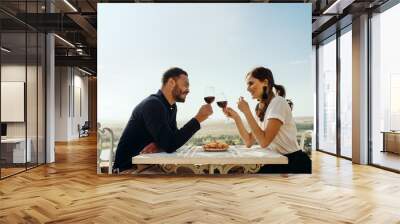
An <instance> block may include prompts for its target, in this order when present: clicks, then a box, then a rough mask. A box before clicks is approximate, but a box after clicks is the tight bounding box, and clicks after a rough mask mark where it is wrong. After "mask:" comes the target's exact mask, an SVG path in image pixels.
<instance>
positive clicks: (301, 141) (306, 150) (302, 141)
mask: <svg viewBox="0 0 400 224" xmlns="http://www.w3.org/2000/svg"><path fill="white" fill-rule="evenodd" d="M307 137H310V138H311V144H312V137H313V131H311V130H307V131H305V132H303V134H302V135H301V139H300V148H301V149H302V150H303V151H305V152H306V153H307V155H311V150H312V148H311V147H308V148H304V146H305V145H304V144H305V141H306V138H307Z"/></svg>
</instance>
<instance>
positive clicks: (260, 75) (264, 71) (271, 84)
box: [247, 67, 286, 121]
mask: <svg viewBox="0 0 400 224" xmlns="http://www.w3.org/2000/svg"><path fill="white" fill-rule="evenodd" d="M248 76H251V77H253V78H255V79H258V80H259V81H261V82H264V81H265V80H268V85H266V86H264V87H263V93H262V98H261V100H260V101H259V103H258V104H257V106H256V114H257V117H258V118H259V119H260V121H264V116H265V112H266V111H267V108H268V106H269V103H270V102H271V100H272V98H274V96H275V93H274V91H273V89H275V92H276V94H278V95H279V96H282V97H285V96H286V90H285V87H284V86H282V85H277V84H275V81H274V76H273V74H272V72H271V70H269V69H268V68H264V67H257V68H255V69H253V70H251V71H250V72H249V73H248V74H247V77H248Z"/></svg>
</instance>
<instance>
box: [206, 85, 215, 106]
mask: <svg viewBox="0 0 400 224" xmlns="http://www.w3.org/2000/svg"><path fill="white" fill-rule="evenodd" d="M214 100H215V88H214V87H212V86H208V87H206V89H205V90H204V101H206V103H208V104H211V103H212V102H214Z"/></svg>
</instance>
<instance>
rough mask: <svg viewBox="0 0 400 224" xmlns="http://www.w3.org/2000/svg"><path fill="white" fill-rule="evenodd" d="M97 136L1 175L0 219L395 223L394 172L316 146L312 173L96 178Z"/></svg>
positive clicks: (397, 184)
mask: <svg viewBox="0 0 400 224" xmlns="http://www.w3.org/2000/svg"><path fill="white" fill-rule="evenodd" d="M95 147H96V142H95V138H93V137H89V138H84V139H82V140H81V141H76V142H70V143H68V144H57V147H56V158H57V160H56V163H54V164H49V165H46V166H41V167H38V168H36V169H33V170H29V171H28V172H26V173H22V174H19V175H17V176H13V177H10V178H7V179H5V180H2V181H0V223H12V224H14V223H219V224H225V223H307V224H308V223H372V224H377V223H379V224H380V223H382V224H387V223H400V175H399V174H396V173H391V172H388V171H384V170H380V169H377V168H374V167H369V166H360V165H353V164H352V163H351V162H350V161H347V160H343V159H337V158H335V157H333V156H330V155H326V154H323V153H319V152H314V155H313V174H312V175H290V176H289V177H282V176H280V175H250V176H249V175H239V176H225V177H207V176H185V177H182V176H179V177H176V176H140V177H138V176H98V175H97V174H96V148H95Z"/></svg>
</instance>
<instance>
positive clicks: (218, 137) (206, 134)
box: [101, 117, 314, 148]
mask: <svg viewBox="0 0 400 224" xmlns="http://www.w3.org/2000/svg"><path fill="white" fill-rule="evenodd" d="M295 121H296V127H297V131H298V135H297V139H298V141H299V142H300V138H301V135H302V134H303V132H304V131H307V130H313V122H314V120H313V117H296V118H295ZM125 125H126V124H125V123H124V124H123V123H118V122H104V123H102V124H101V126H102V127H103V128H104V127H109V128H111V129H112V130H113V132H114V138H115V140H116V141H115V142H116V143H117V142H118V140H119V139H120V137H121V134H122V131H123V129H124V128H125ZM183 125H184V123H178V127H181V126H183ZM247 130H250V129H249V128H248V127H247ZM211 141H221V142H225V143H227V144H230V145H243V141H242V140H241V138H240V136H239V133H238V131H237V129H236V125H235V123H233V122H232V121H230V122H227V121H224V120H222V121H209V122H207V121H206V122H204V123H203V124H202V125H201V129H200V130H199V131H198V132H197V133H196V134H195V135H194V136H193V137H192V138H191V139H190V140H189V141H188V142H187V143H186V145H203V144H206V143H208V142H211ZM103 144H109V143H108V141H105V142H103ZM308 147H311V139H310V138H307V139H306V141H305V148H308Z"/></svg>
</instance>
